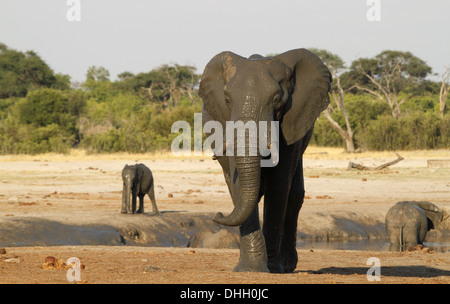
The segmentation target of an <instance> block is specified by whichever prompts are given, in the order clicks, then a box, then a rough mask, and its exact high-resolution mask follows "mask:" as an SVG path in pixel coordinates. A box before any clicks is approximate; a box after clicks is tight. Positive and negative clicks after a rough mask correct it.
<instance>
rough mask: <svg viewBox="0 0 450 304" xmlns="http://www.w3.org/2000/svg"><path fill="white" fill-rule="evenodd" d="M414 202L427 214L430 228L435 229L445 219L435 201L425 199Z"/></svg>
mask: <svg viewBox="0 0 450 304" xmlns="http://www.w3.org/2000/svg"><path fill="white" fill-rule="evenodd" d="M411 203H412V204H414V205H416V206H418V207H420V208H421V209H423V210H424V211H425V213H426V215H427V224H428V230H431V229H435V228H436V226H438V225H439V224H440V223H441V222H442V219H443V212H442V210H441V209H439V207H438V206H436V205H435V204H433V203H430V202H424V201H413V202H411Z"/></svg>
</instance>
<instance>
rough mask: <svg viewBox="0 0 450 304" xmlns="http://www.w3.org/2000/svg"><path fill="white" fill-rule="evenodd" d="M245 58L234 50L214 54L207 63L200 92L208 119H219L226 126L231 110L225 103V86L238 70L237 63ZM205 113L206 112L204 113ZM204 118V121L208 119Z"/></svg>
mask: <svg viewBox="0 0 450 304" xmlns="http://www.w3.org/2000/svg"><path fill="white" fill-rule="evenodd" d="M242 59H244V57H241V56H239V55H236V54H234V53H232V52H222V53H220V54H218V55H216V56H214V57H213V58H212V59H211V60H210V61H209V63H208V64H207V65H206V67H205V70H204V71H203V75H202V78H201V81H200V87H199V90H198V94H199V95H200V97H201V98H202V99H203V113H204V112H205V111H206V112H207V114H208V115H204V116H206V117H205V118H206V119H208V120H211V119H213V120H217V121H219V122H221V123H222V125H223V126H224V127H225V122H226V121H227V120H229V118H230V110H229V109H228V107H227V106H226V103H225V95H224V87H225V84H226V83H227V82H228V80H229V79H230V78H231V77H233V75H234V73H235V72H236V64H237V63H238V62H239V61H240V60H242ZM204 114H205V113H204ZM205 118H204V119H203V123H205V122H206V121H207V120H206V119H205Z"/></svg>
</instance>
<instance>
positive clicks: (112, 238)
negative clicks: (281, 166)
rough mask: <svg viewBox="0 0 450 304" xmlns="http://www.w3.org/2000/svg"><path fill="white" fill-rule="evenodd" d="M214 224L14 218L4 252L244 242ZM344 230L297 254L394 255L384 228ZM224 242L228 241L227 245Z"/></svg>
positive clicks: (168, 219) (183, 217)
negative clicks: (202, 239)
mask: <svg viewBox="0 0 450 304" xmlns="http://www.w3.org/2000/svg"><path fill="white" fill-rule="evenodd" d="M210 219H211V215H210V214H200V213H199V214H187V213H165V214H163V215H162V216H161V217H157V218H152V217H149V216H146V215H142V216H139V217H127V216H117V217H116V216H115V217H112V218H110V219H109V218H108V219H105V220H103V221H98V223H97V224H85V225H81V224H75V223H62V222H59V221H55V220H48V219H42V218H14V219H9V220H4V221H3V222H0V247H18V246H62V245H94V246H95V245H111V246H118V245H120V246H126V245H135V246H136V245H137V246H153V247H188V246H191V245H190V244H192V243H193V242H194V241H195V239H196V238H197V241H198V238H199V237H200V235H207V236H208V238H209V240H208V242H206V243H208V244H219V243H221V242H222V243H223V242H224V241H225V242H235V241H236V240H238V239H239V238H238V230H237V228H236V229H230V230H229V233H225V234H224V233H219V231H222V232H223V230H224V227H223V226H219V225H217V224H214V223H212V221H211V220H210ZM339 227H341V228H340V229H335V230H333V234H332V233H330V232H329V231H323V232H321V234H315V235H314V236H313V235H312V234H305V231H303V232H301V233H300V232H299V236H298V239H299V241H298V242H297V248H299V249H306V250H309V249H312V250H314V249H325V250H336V249H337V250H362V251H364V250H374V251H387V250H389V243H388V241H387V238H386V235H385V231H383V226H382V225H380V224H377V225H373V226H362V225H354V224H352V225H347V224H346V225H341V226H339ZM342 227H345V229H344V228H342ZM349 227H352V228H349ZM205 232H206V234H205ZM315 232H316V231H314V233H315ZM230 235H234V236H235V237H233V236H230ZM223 236H226V237H227V238H226V239H223ZM323 236H326V237H325V238H324V237H323ZM330 236H338V237H339V238H340V239H338V240H337V239H333V238H330ZM343 236H347V238H345V237H343ZM431 236H432V235H431ZM219 238H222V239H219ZM430 239H431V241H429V242H425V243H424V246H426V247H428V248H430V249H432V250H435V251H437V252H450V239H448V238H445V239H439V240H436V239H434V240H433V239H432V238H430ZM213 248H216V247H213ZM221 248H236V246H235V244H233V246H229V247H226V246H225V247H221Z"/></svg>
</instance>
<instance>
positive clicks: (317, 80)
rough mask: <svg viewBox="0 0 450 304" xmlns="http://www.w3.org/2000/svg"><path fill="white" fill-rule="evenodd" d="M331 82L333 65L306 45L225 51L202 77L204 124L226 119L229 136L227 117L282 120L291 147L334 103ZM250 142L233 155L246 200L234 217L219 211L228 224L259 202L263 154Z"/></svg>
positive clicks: (238, 221) (237, 221) (236, 221)
mask: <svg viewBox="0 0 450 304" xmlns="http://www.w3.org/2000/svg"><path fill="white" fill-rule="evenodd" d="M330 83H331V74H330V72H329V70H328V69H327V67H326V66H325V65H324V63H323V62H322V61H321V60H320V59H319V57H317V56H316V55H314V54H313V53H311V52H310V51H308V50H305V49H296V50H291V51H288V52H286V53H283V54H280V55H277V56H274V57H262V56H260V55H253V56H251V57H249V58H244V57H241V56H239V55H236V54H234V53H232V52H223V53H220V54H218V55H216V56H215V57H214V58H213V59H212V60H211V61H210V62H209V63H208V64H207V66H206V68H205V71H204V72H203V75H202V79H201V82H200V88H199V95H200V96H201V97H202V99H203V122H204V123H206V122H207V121H208V120H215V121H218V122H220V123H221V124H222V127H223V130H224V138H225V133H226V131H225V130H226V122H227V121H234V122H236V121H242V122H243V123H247V122H249V121H254V122H256V125H259V122H270V121H279V123H280V126H281V131H282V135H283V136H281V135H280V136H279V138H280V140H281V141H284V142H285V143H286V144H287V145H291V144H293V143H295V142H297V141H298V140H300V139H301V138H303V137H304V136H305V134H306V133H307V132H308V131H309V130H310V129H311V128H312V127H313V124H314V122H315V120H316V119H317V117H318V116H319V114H320V113H321V112H322V111H323V110H324V109H325V108H326V107H327V106H328V104H329V95H328V93H329V90H330ZM249 133H250V132H249ZM267 134H270V131H269V132H267ZM250 140H251V139H250ZM258 140H261V138H260V139H258ZM265 140H266V141H265V142H267V143H270V141H269V140H268V139H267V138H266V139H265ZM248 146H249V138H247V139H246V149H247V151H246V154H245V155H243V156H239V155H238V153H236V151H235V152H234V154H233V155H236V156H234V161H235V169H236V171H237V176H239V181H240V185H239V190H240V191H239V192H240V193H239V202H240V203H239V204H236V205H237V207H235V208H234V210H233V211H232V213H231V214H230V215H229V216H227V217H224V216H223V215H222V214H221V213H219V214H218V216H217V217H216V219H215V220H216V222H219V223H221V224H224V225H230V226H238V225H241V224H242V223H243V222H244V221H245V220H246V219H247V218H248V217H249V216H250V214H251V212H252V211H253V209H254V207H255V206H256V203H257V200H258V195H259V185H260V172H261V171H260V160H261V154H260V153H257V154H256V156H251V155H250V154H249V153H248V149H249V148H248ZM236 147H237V145H236V144H234V149H236ZM231 174H232V175H233V174H235V173H233V172H231Z"/></svg>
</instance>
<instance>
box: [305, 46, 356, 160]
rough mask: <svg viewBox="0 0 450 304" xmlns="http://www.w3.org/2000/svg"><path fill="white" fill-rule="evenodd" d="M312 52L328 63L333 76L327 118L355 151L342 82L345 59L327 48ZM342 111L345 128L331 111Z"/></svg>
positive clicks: (350, 148)
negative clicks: (332, 115)
mask: <svg viewBox="0 0 450 304" xmlns="http://www.w3.org/2000/svg"><path fill="white" fill-rule="evenodd" d="M311 52H313V53H315V54H316V55H317V56H319V57H320V58H321V59H322V61H323V62H324V63H325V64H326V65H327V67H328V69H329V70H330V72H331V74H332V76H333V80H334V81H333V83H332V87H331V96H332V100H331V102H330V104H329V106H328V107H327V108H326V109H325V111H323V114H324V116H325V118H326V119H327V120H328V121H329V122H330V124H331V126H332V127H333V129H335V130H336V131H337V132H338V133H339V135H340V136H341V137H342V139H343V140H344V142H345V144H346V146H347V152H350V153H353V152H355V144H354V141H353V135H354V132H353V130H352V127H351V124H350V120H349V116H348V112H347V110H346V108H345V92H344V89H343V87H342V84H341V76H340V75H341V73H342V71H343V70H344V69H345V65H344V61H343V60H342V59H341V58H340V57H339V56H338V55H335V54H333V53H330V52H328V51H326V50H319V49H311ZM337 112H340V113H342V115H343V116H344V121H345V129H344V128H343V127H342V126H341V125H339V123H337V122H336V121H335V120H334V119H333V118H332V117H331V113H337Z"/></svg>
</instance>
